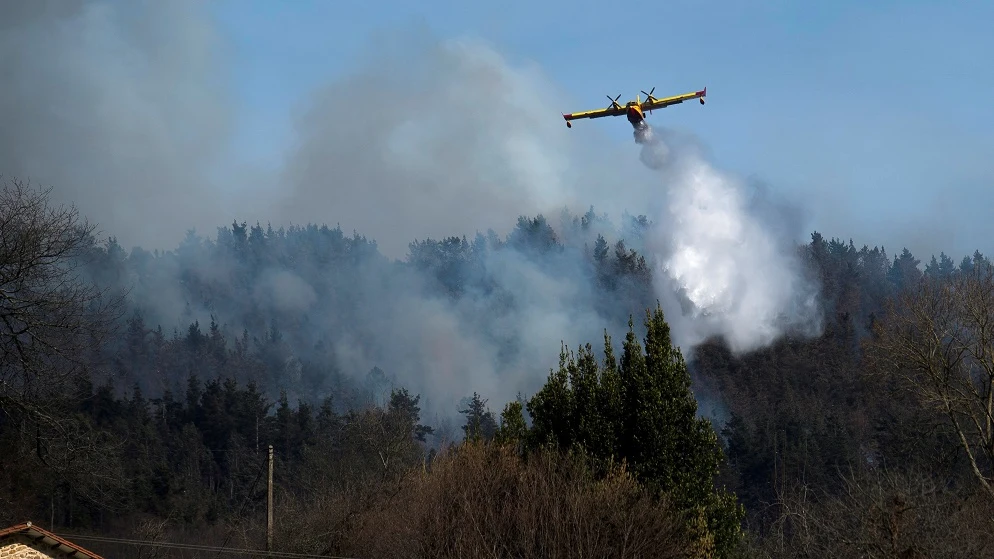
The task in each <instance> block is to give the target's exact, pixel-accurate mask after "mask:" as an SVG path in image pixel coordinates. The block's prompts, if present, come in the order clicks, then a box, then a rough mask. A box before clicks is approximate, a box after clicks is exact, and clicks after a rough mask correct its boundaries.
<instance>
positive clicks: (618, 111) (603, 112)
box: [563, 107, 627, 122]
mask: <svg viewBox="0 0 994 559" xmlns="http://www.w3.org/2000/svg"><path fill="white" fill-rule="evenodd" d="M626 110H627V109H626V108H625V107H608V108H606V109H595V110H592V111H583V112H579V113H569V114H564V115H563V118H564V119H566V121H567V122H569V121H571V120H576V119H578V118H601V117H603V116H620V115H623V114H625V111H626Z"/></svg>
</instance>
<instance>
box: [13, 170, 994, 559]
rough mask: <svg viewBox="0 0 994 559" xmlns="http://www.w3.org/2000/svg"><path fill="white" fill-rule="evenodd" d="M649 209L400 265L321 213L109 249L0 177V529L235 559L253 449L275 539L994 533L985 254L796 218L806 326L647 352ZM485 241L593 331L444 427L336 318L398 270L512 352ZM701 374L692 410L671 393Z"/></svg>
mask: <svg viewBox="0 0 994 559" xmlns="http://www.w3.org/2000/svg"><path fill="white" fill-rule="evenodd" d="M648 226H649V224H648V222H647V221H646V220H645V218H644V217H639V218H634V217H631V216H626V222H625V223H624V226H623V227H622V228H621V232H620V233H612V232H611V231H612V230H611V228H610V227H607V226H606V225H605V222H604V219H603V218H601V217H598V216H597V215H596V214H595V213H594V212H593V210H591V211H590V212H588V213H587V214H585V215H582V216H575V217H574V216H564V219H563V220H562V221H561V222H560V223H559V224H557V227H555V228H554V227H552V225H551V224H550V223H548V222H547V221H546V219H545V218H544V217H543V216H536V217H533V218H529V217H522V218H521V219H520V220H519V222H518V224H517V227H516V228H515V229H514V230H513V231H512V232H511V233H510V234H509V235H507V236H506V237H504V238H501V237H499V236H497V235H496V234H494V233H493V232H489V233H480V234H477V235H476V236H475V237H474V238H472V239H468V238H464V237H451V238H446V239H440V240H436V239H427V240H420V241H415V242H413V243H412V244H411V245H410V252H409V256H408V258H407V259H406V260H404V261H401V262H392V261H390V260H388V259H386V258H384V257H383V256H382V255H381V254H380V253H379V252H378V251H377V248H376V245H375V242H373V241H371V240H368V239H366V238H364V237H362V236H361V235H358V234H352V235H348V234H345V233H344V232H343V231H341V230H340V229H338V228H330V227H326V226H321V225H307V226H295V227H289V228H279V229H274V228H272V227H269V226H267V227H263V226H261V225H258V224H257V225H254V226H250V225H248V224H245V223H242V224H239V223H237V222H236V223H233V224H232V225H231V226H230V227H221V228H219V229H218V232H217V235H216V236H215V237H214V238H204V237H200V236H198V235H196V234H194V233H192V232H191V233H190V234H189V235H188V237H187V239H186V240H185V241H184V242H183V243H182V244H181V245H180V246H179V247H177V249H176V250H174V251H170V252H165V253H163V252H148V251H144V250H142V249H140V248H135V249H133V250H131V251H126V250H124V248H123V247H122V246H121V245H119V244H118V243H117V241H116V240H115V239H114V238H112V237H111V238H98V237H97V236H96V235H95V234H94V229H93V228H92V227H91V226H90V225H88V224H87V223H86V222H85V220H84V219H83V218H82V217H80V216H78V215H77V214H76V213H75V211H74V210H73V209H72V208H71V207H70V208H59V207H55V206H53V205H52V204H51V202H50V201H49V199H48V197H47V193H46V192H45V191H41V190H37V189H34V188H32V187H29V186H27V185H25V184H23V183H20V182H17V181H16V180H8V181H6V182H5V183H4V185H3V193H2V196H0V383H2V384H0V455H2V456H3V467H2V468H0V524H4V525H10V524H14V523H18V522H22V521H24V520H28V519H30V520H32V521H34V522H35V523H37V524H40V525H42V526H44V527H46V528H51V529H53V530H55V531H56V532H60V533H65V534H72V535H74V536H78V537H79V542H80V543H82V544H83V545H86V546H88V547H90V548H92V549H94V550H95V551H98V552H101V553H104V554H105V555H106V556H108V557H111V556H134V557H201V556H202V557H207V556H215V555H216V554H217V552H216V551H215V552H211V553H207V552H204V551H199V552H198V551H194V550H191V549H185V550H178V549H175V548H170V547H149V546H145V547H136V546H135V545H132V544H128V543H122V542H116V543H115V542H112V541H109V540H106V539H105V540H103V541H101V540H86V539H84V537H85V536H87V535H91V536H100V537H103V538H124V539H130V540H145V541H160V542H172V543H186V544H200V545H207V546H222V547H229V548H252V549H263V548H264V547H265V539H266V467H267V462H266V457H267V449H268V447H269V445H272V446H273V447H274V451H275V456H276V459H275V468H274V494H275V513H274V517H275V534H274V548H275V549H276V550H278V551H283V552H295V553H301V554H313V555H334V556H351V557H374V556H375V557H400V556H403V557H412V556H413V557H483V556H487V557H492V556H501V557H567V556H569V557H576V556H596V557H606V556H610V557H733V556H734V557H745V556H757V557H765V556H771V557H772V556H776V557H826V556H845V557H857V556H858V557H893V558H899V557H900V558H906V557H962V556H976V555H980V554H982V551H983V550H984V549H985V548H987V547H989V546H990V545H991V544H992V543H994V541H992V540H994V536H992V535H991V534H994V531H992V530H991V528H992V526H991V518H994V516H992V512H994V490H992V489H991V487H992V485H994V442H992V441H994V427H992V425H994V412H992V410H994V367H992V365H991V363H992V356H994V267H992V264H991V262H990V261H989V260H988V258H987V257H985V256H984V255H983V254H981V253H980V252H979V251H978V252H975V253H974V254H972V255H967V256H965V257H963V258H961V259H958V260H954V259H953V258H952V257H950V256H947V255H945V254H940V255H938V256H937V257H929V259H928V260H927V261H926V263H925V265H924V266H922V261H921V260H920V259H919V258H918V257H916V256H914V255H912V254H911V253H910V252H909V251H907V250H901V251H899V252H898V253H897V255H896V257H895V256H892V255H890V254H888V253H887V252H886V251H885V250H884V249H883V248H882V247H872V248H871V247H868V246H862V247H860V248H857V247H856V245H855V244H854V243H853V242H852V241H848V242H843V241H841V240H838V239H826V238H824V237H822V236H821V235H820V234H818V233H814V234H812V236H811V241H810V243H807V244H806V245H803V246H799V247H798V251H799V252H800V254H802V256H803V260H804V263H805V265H806V266H807V267H808V269H809V271H810V272H811V273H812V274H813V275H814V276H816V277H817V278H818V279H819V282H820V285H821V300H822V304H823V307H824V314H825V316H826V319H825V324H824V332H823V333H822V335H820V336H818V337H815V338H794V337H791V336H787V337H784V338H782V339H780V340H779V341H777V342H776V343H774V344H773V345H771V346H769V347H766V348H764V349H761V350H757V351H753V352H750V353H748V354H744V355H734V354H733V353H732V352H731V351H729V349H728V348H727V347H726V345H725V344H724V343H723V341H722V340H721V339H712V340H708V341H707V342H705V343H703V344H701V345H700V346H698V347H693V348H679V347H676V346H675V345H673V343H672V341H671V336H670V330H669V326H668V324H667V321H666V318H665V316H664V315H663V313H662V310H661V309H660V308H659V307H658V306H657V303H656V301H655V298H654V295H653V292H652V266H651V263H650V262H648V261H647V258H646V256H645V255H643V254H641V253H640V252H639V250H640V247H641V241H640V238H641V237H640V236H641V233H642V232H643V231H644V230H645V229H646V228H647V227H648ZM743 250H747V249H743ZM501 251H508V252H507V254H511V251H513V255H514V256H515V257H516V258H524V259H527V260H528V261H529V262H530V263H531V264H532V265H534V266H537V267H538V268H539V269H544V270H546V271H548V273H550V274H553V273H554V271H556V270H559V271H562V272H561V273H569V274H584V277H586V278H589V283H590V285H592V286H595V289H594V291H595V293H594V294H593V296H592V297H590V298H585V299H584V300H583V304H590V305H593V306H594V307H595V309H594V311H595V312H596V313H597V315H598V316H603V317H606V318H605V321H606V324H605V331H604V337H603V339H599V340H566V343H565V344H564V345H563V346H560V347H550V348H548V351H549V352H550V353H549V355H550V356H552V357H554V356H555V355H556V352H558V353H559V357H560V360H559V365H558V367H555V368H553V370H551V371H549V370H545V371H543V370H542V366H539V365H536V366H535V367H534V368H533V369H534V371H535V374H536V375H543V376H547V380H546V382H545V384H544V385H543V386H542V387H541V388H540V389H539V390H537V391H536V392H535V393H534V394H522V395H520V396H519V397H518V398H517V399H515V400H512V401H507V402H491V401H490V400H489V399H488V395H486V394H481V393H478V391H471V393H469V394H466V395H465V396H466V398H465V401H464V402H463V403H462V404H461V405H460V406H457V407H456V409H453V410H452V411H451V414H452V415H454V416H458V417H460V418H461V424H451V423H448V422H447V421H446V420H445V418H440V419H438V420H437V421H436V420H434V419H432V418H430V417H425V415H426V414H424V413H423V411H422V409H423V406H424V401H423V395H422V394H420V393H417V392H416V391H415V390H412V389H411V387H408V386H405V385H404V383H403V379H402V378H398V376H397V374H396V372H395V371H390V370H386V369H383V368H380V367H379V366H376V367H373V368H372V369H371V370H350V369H349V368H348V367H346V366H344V365H342V363H347V362H348V361H347V360H344V359H340V355H339V353H340V352H342V351H343V348H342V344H341V343H336V340H342V339H348V340H351V343H353V344H356V345H357V346H360V347H361V346H363V344H367V343H369V340H374V339H376V337H377V336H378V335H380V336H383V335H385V334H384V333H382V332H377V331H375V329H374V328H371V327H370V326H369V325H370V324H374V323H371V322H368V321H363V320H361V317H362V315H363V313H367V312H370V311H369V309H368V308H366V305H365V302H368V301H370V300H372V299H375V298H376V297H378V296H379V295H380V294H382V293H386V292H387V291H389V289H390V288H392V287H395V285H394V284H390V283H389V282H388V281H387V280H383V283H382V284H372V285H371V281H370V278H374V281H379V280H376V279H375V278H380V277H383V278H386V277H393V278H396V277H402V278H404V279H405V280H407V279H410V278H415V279H416V280H417V281H416V282H406V283H405V285H407V288H408V289H416V290H419V292H418V296H419V297H423V298H425V299H435V300H440V301H446V300H463V301H472V302H473V303H474V307H473V308H474V312H475V313H477V314H478V315H479V318H478V319H477V320H479V321H480V322H481V323H488V321H489V322H492V323H493V324H500V326H499V327H498V326H494V327H492V328H483V330H482V331H484V332H485V333H486V334H487V336H489V337H490V338H491V341H492V342H493V344H494V347H498V348H500V351H498V352H497V355H496V356H495V357H494V356H491V355H488V356H482V355H481V356H480V357H479V358H480V359H495V360H496V361H497V364H496V366H497V367H498V369H499V368H500V366H501V365H502V364H510V363H518V364H520V355H519V353H518V352H519V348H517V347H515V346H514V343H513V342H514V340H516V339H520V338H519V337H517V336H512V335H509V334H508V330H507V329H508V328H514V327H515V326H516V325H515V324H508V323H507V321H508V318H509V317H515V316H521V315H520V314H516V313H515V311H519V310H520V309H521V308H522V307H523V306H526V305H527V304H528V301H527V300H526V299H523V298H522V297H521V296H520V294H519V293H516V292H515V291H514V290H512V289H510V288H509V287H508V285H507V284H506V283H504V282H501V281H499V280H498V278H497V277H496V275H495V274H496V273H497V272H496V271H495V270H494V269H493V268H492V266H491V265H490V264H491V263H493V262H494V261H495V260H494V258H493V256H494V255H495V254H497V255H499V254H501ZM565 262H568V263H569V265H564V264H563V263H565ZM298 280H302V281H298ZM260 285H266V286H273V285H276V286H277V288H278V289H276V291H278V292H280V293H282V294H283V298H282V299H279V300H278V303H279V304H275V303H274V299H273V298H271V297H269V298H267V297H260V296H259V293H260ZM301 286H306V287H307V289H304V288H303V287H301ZM378 290H379V291H378ZM163 301H166V302H165V303H163ZM313 301H325V302H329V301H330V302H331V303H328V304H324V305H322V307H321V308H324V309H327V308H334V309H335V313H334V316H315V313H310V312H308V311H307V308H309V305H311V304H312V303H313ZM204 309H206V310H207V311H208V312H209V318H208V319H207V320H203V321H202V320H201V318H200V317H199V316H200V315H199V313H200V311H201V310H204ZM170 310H171V311H173V312H174V314H173V315H172V316H169V315H168V314H169V313H168V312H166V311H170ZM176 317H179V318H178V319H179V320H181V321H183V322H181V323H180V324H181V326H177V325H176V324H175V322H176ZM626 321H627V323H628V330H627V331H624V330H616V331H609V329H610V328H609V325H610V324H625V322H626ZM608 323H609V324H608ZM393 333H394V334H396V331H393ZM343 336H346V337H343ZM570 342H572V343H576V344H578V345H576V346H575V347H570ZM371 347H372V346H371ZM595 348H596V349H595ZM704 390H707V391H708V393H709V399H714V400H716V401H719V402H720V405H721V408H722V409H721V411H720V413H716V414H712V410H710V409H706V408H703V407H702V408H701V409H698V408H699V407H698V398H696V397H695V392H701V391H704ZM198 553H199V555H198Z"/></svg>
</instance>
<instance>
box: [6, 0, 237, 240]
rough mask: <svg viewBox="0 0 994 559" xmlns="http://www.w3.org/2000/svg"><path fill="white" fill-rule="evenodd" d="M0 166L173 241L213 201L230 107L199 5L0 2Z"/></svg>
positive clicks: (136, 234)
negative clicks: (1, 83) (0, 83)
mask: <svg viewBox="0 0 994 559" xmlns="http://www.w3.org/2000/svg"><path fill="white" fill-rule="evenodd" d="M0 52H2V53H4V54H3V55H2V56H0V76H2V78H3V83H4V85H3V87H2V88H0V115H2V117H3V126H0V172H2V173H3V174H4V175H5V176H8V177H10V176H16V177H18V178H20V179H22V180H30V182H31V183H32V184H40V185H45V186H49V185H51V186H53V187H54V188H55V192H54V194H55V195H56V196H57V197H58V200H57V201H59V202H71V203H75V204H76V206H77V207H78V208H79V209H80V211H81V212H82V213H83V214H84V215H86V216H88V217H89V218H90V219H92V220H95V221H97V222H98V223H99V225H100V228H101V229H102V230H103V231H104V232H105V233H107V234H115V235H118V236H120V237H122V241H124V240H125V239H126V241H127V243H128V244H140V245H142V246H145V247H146V248H171V247H175V246H176V244H177V243H178V242H179V241H180V240H181V239H182V238H183V233H184V231H185V230H186V229H187V228H190V227H200V228H212V227H213V226H215V225H216V224H217V223H218V221H219V220H223V219H226V218H228V217H229V216H228V215H227V214H224V213H221V212H220V208H221V204H222V203H223V199H222V197H221V195H220V190H219V188H218V182H217V175H216V174H215V172H216V169H217V165H218V163H219V161H221V158H222V157H223V155H224V153H225V149H226V148H227V142H228V140H229V137H230V133H231V127H232V118H233V115H232V114H231V112H230V109H229V106H230V104H229V103H228V102H227V101H228V99H227V96H226V92H225V91H224V89H223V86H222V84H223V81H222V80H223V78H224V72H223V68H224V64H223V60H222V59H221V58H220V57H219V52H220V50H219V48H218V36H217V34H216V31H215V29H214V28H213V26H212V24H211V22H210V20H209V18H208V17H207V15H206V3H204V2H199V1H193V0H175V1H173V0H170V1H168V2H119V1H97V0H66V1H62V0H38V1H34V0H32V1H30V2H3V3H0Z"/></svg>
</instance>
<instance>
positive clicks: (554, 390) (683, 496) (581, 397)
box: [528, 304, 743, 556]
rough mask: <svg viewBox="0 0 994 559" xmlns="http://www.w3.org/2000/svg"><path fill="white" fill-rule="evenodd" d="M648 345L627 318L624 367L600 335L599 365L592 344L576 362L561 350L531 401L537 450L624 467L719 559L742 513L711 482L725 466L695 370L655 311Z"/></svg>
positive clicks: (734, 538)
mask: <svg viewBox="0 0 994 559" xmlns="http://www.w3.org/2000/svg"><path fill="white" fill-rule="evenodd" d="M645 327H646V336H645V339H644V342H645V346H644V350H643V346H642V345H641V344H640V343H639V341H638V338H637V337H636V334H635V328H634V323H633V321H632V319H631V318H629V323H628V333H627V335H626V336H625V341H624V344H623V352H622V355H621V359H620V363H616V362H615V357H614V352H613V349H612V347H611V339H610V337H609V336H608V335H607V333H606V332H605V335H604V354H605V355H604V362H603V365H601V366H598V364H597V362H596V360H595V357H594V355H593V351H592V349H591V346H590V345H589V344H587V345H586V346H583V347H581V348H580V350H579V351H578V354H577V356H576V357H574V356H573V355H572V354H571V353H570V352H568V351H567V350H566V348H565V347H564V348H563V349H562V350H561V351H560V366H559V370H558V371H552V372H551V373H550V376H549V380H548V382H547V383H546V384H545V386H543V387H542V389H541V390H540V391H539V392H538V393H537V394H536V395H535V396H534V397H533V398H532V399H531V400H530V401H529V402H528V411H529V413H531V415H532V419H533V427H532V432H531V437H532V438H531V441H532V443H533V444H534V445H553V446H555V447H558V448H559V449H560V450H563V451H567V450H571V449H575V448H580V449H582V450H583V451H584V452H585V453H586V454H587V456H588V457H589V458H591V459H592V460H593V461H594V462H595V463H599V464H602V465H603V464H606V463H609V462H617V461H620V460H624V461H625V462H627V464H628V466H629V468H630V469H631V471H632V472H633V473H635V475H636V476H637V478H638V479H639V480H640V481H641V482H642V483H644V484H645V485H646V486H647V487H649V488H650V489H652V490H653V491H654V492H656V493H657V494H661V495H662V494H665V495H667V496H668V497H669V498H671V499H673V500H674V501H675V502H676V503H677V504H678V505H680V507H681V509H683V510H685V511H686V512H687V513H688V522H689V523H690V524H692V525H696V526H699V527H700V528H701V529H702V530H703V531H705V532H706V533H707V539H710V540H712V542H713V545H714V549H715V551H716V552H717V553H718V555H719V556H725V555H727V554H728V553H729V552H730V551H731V550H732V549H733V548H734V547H735V546H736V544H737V543H738V541H739V535H740V531H741V530H740V526H739V522H740V520H741V518H742V516H743V510H742V508H741V506H740V505H739V504H738V503H737V502H736V500H735V496H734V495H733V494H731V493H729V492H727V491H724V490H718V489H716V487H715V484H714V479H715V476H716V475H717V474H718V469H719V466H720V464H721V461H722V459H723V456H722V451H721V447H720V446H719V444H718V437H717V434H716V433H715V432H714V429H713V428H712V426H711V423H710V421H708V420H707V419H706V418H701V417H697V401H696V399H695V398H694V395H693V392H692V391H691V382H690V373H689V372H688V370H687V364H686V361H685V360H684V357H683V355H682V353H681V352H680V349H679V348H677V347H675V346H673V345H672V341H671V338H670V328H669V325H668V324H667V323H666V321H665V319H664V316H663V311H662V309H661V308H660V306H659V305H658V304H657V306H656V309H655V311H648V310H647V311H646V320H645Z"/></svg>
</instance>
